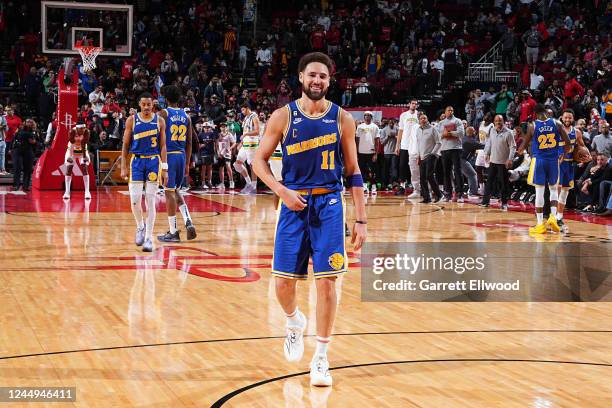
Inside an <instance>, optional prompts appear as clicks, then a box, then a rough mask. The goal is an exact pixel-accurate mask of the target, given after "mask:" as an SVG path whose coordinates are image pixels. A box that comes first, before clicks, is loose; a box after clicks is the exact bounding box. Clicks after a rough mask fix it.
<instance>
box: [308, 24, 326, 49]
mask: <svg viewBox="0 0 612 408" xmlns="http://www.w3.org/2000/svg"><path fill="white" fill-rule="evenodd" d="M310 48H311V49H312V50H313V51H321V52H323V51H324V48H325V33H324V32H323V27H321V25H320V24H317V26H316V27H315V29H314V31H313V32H312V33H311V34H310Z"/></svg>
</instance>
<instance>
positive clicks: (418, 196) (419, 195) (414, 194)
mask: <svg viewBox="0 0 612 408" xmlns="http://www.w3.org/2000/svg"><path fill="white" fill-rule="evenodd" d="M406 198H421V193H419V192H418V191H416V190H414V191H413V192H412V193H410V195H409V196H408V197H406Z"/></svg>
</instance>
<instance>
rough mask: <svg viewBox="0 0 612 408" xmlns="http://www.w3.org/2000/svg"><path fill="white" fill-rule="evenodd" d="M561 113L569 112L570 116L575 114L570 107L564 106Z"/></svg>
mask: <svg viewBox="0 0 612 408" xmlns="http://www.w3.org/2000/svg"><path fill="white" fill-rule="evenodd" d="M563 113H571V114H572V116H574V117H576V114H575V113H574V110H573V109H571V108H566V109H564V110H563Z"/></svg>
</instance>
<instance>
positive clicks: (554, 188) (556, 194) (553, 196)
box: [549, 185, 559, 201]
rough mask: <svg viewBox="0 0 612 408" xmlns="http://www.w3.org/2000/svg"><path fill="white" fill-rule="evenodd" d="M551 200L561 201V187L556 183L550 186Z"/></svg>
mask: <svg viewBox="0 0 612 408" xmlns="http://www.w3.org/2000/svg"><path fill="white" fill-rule="evenodd" d="M549 189H550V201H559V188H558V187H557V186H556V185H554V186H550V187H549Z"/></svg>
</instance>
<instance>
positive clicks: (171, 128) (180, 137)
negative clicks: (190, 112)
mask: <svg viewBox="0 0 612 408" xmlns="http://www.w3.org/2000/svg"><path fill="white" fill-rule="evenodd" d="M166 111H167V112H168V120H166V146H167V148H168V152H183V153H184V152H185V147H186V146H187V134H188V130H189V128H188V126H189V117H188V116H187V114H186V113H185V111H184V110H182V109H179V108H170V107H168V108H166Z"/></svg>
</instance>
